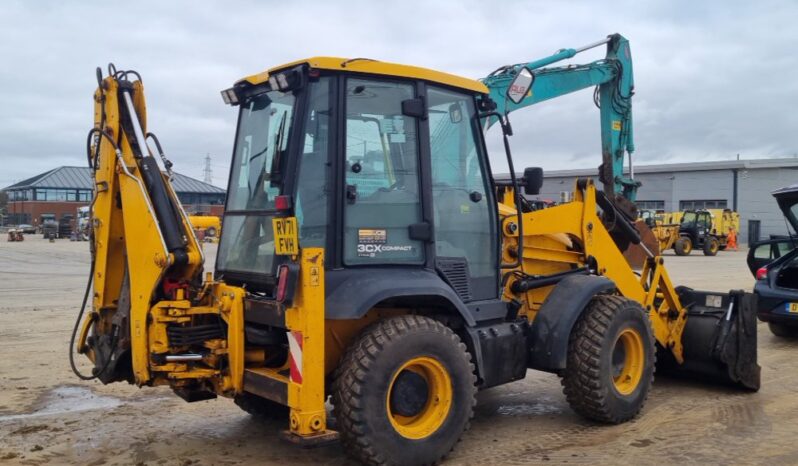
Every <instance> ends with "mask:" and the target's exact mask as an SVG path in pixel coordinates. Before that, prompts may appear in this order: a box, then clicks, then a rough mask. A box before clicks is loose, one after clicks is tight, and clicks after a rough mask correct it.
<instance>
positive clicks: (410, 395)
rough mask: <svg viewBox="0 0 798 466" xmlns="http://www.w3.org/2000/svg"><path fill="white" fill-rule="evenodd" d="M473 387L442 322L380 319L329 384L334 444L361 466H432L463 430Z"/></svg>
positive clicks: (465, 359)
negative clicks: (335, 422) (337, 440)
mask: <svg viewBox="0 0 798 466" xmlns="http://www.w3.org/2000/svg"><path fill="white" fill-rule="evenodd" d="M475 383H476V377H475V375H474V366H473V364H472V363H471V358H470V357H469V355H468V352H467V351H466V347H465V345H464V344H463V343H462V342H461V341H460V338H459V337H458V336H457V335H455V333H454V332H452V331H451V329H449V328H448V327H446V326H445V325H443V324H442V323H441V322H438V321H436V320H433V319H430V318H427V317H422V316H414V315H406V316H397V317H392V318H388V319H385V320H382V321H379V322H377V323H375V324H374V325H372V326H370V327H368V328H366V329H365V330H364V331H363V332H362V333H361V335H360V337H359V338H358V339H357V341H355V342H354V343H353V344H352V345H351V346H350V348H349V349H348V350H347V352H346V354H345V355H344V357H343V359H342V361H341V364H340V366H339V368H338V371H337V374H336V378H335V382H334V383H333V390H332V399H333V406H334V412H335V417H336V419H337V420H338V429H339V431H340V433H341V441H342V442H343V444H344V446H345V447H346V450H347V452H348V453H349V454H351V455H353V456H354V457H355V458H356V459H357V460H359V461H361V462H363V463H364V464H372V465H388V464H399V465H413V464H436V463H438V462H439V461H441V460H442V459H443V458H444V457H445V456H446V455H447V454H448V453H449V452H450V451H451V450H452V448H454V445H455V444H456V443H457V442H458V440H459V439H460V437H461V436H462V434H463V432H465V430H466V429H468V426H469V422H470V419H471V417H472V416H473V412H474V405H475V404H476V400H475V394H476V387H475Z"/></svg>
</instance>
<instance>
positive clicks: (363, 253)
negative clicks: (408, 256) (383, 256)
mask: <svg viewBox="0 0 798 466" xmlns="http://www.w3.org/2000/svg"><path fill="white" fill-rule="evenodd" d="M387 242H388V230H385V229H383V228H359V229H358V230H357V255H358V257H377V255H378V254H380V253H384V252H410V251H412V250H413V246H406V245H389V244H386V243H387Z"/></svg>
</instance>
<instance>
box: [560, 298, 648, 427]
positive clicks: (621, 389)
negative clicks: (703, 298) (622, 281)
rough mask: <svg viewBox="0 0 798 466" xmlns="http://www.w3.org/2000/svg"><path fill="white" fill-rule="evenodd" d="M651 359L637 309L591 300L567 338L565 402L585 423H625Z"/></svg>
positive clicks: (643, 388) (617, 301) (640, 400)
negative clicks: (593, 421) (588, 421)
mask: <svg viewBox="0 0 798 466" xmlns="http://www.w3.org/2000/svg"><path fill="white" fill-rule="evenodd" d="M655 359H656V356H655V348H654V336H653V333H652V330H651V323H650V321H649V319H648V315H647V314H646V313H645V311H644V310H643V307H642V306H640V304H639V303H637V302H636V301H632V300H629V299H626V298H622V297H620V296H611V295H601V296H596V297H595V298H593V300H592V301H590V304H588V306H587V308H586V309H585V310H584V312H583V313H582V316H581V317H580V318H579V320H578V321H577V322H576V325H575V326H574V329H573V331H572V332H571V337H570V340H569V344H568V357H567V360H566V367H565V375H564V376H563V379H562V384H563V387H564V392H565V397H566V399H567V400H568V403H569V404H570V405H571V408H573V410H574V411H576V412H577V413H579V414H581V415H582V416H584V417H586V418H588V419H593V420H595V421H599V422H607V423H611V424H619V423H621V422H625V421H628V420H629V419H632V418H633V417H635V416H636V415H637V414H638V413H639V412H640V410H641V409H642V408H643V404H644V402H645V401H646V397H647V396H648V391H649V388H650V387H651V383H652V381H653V380H654V363H655Z"/></svg>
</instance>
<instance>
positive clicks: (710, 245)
mask: <svg viewBox="0 0 798 466" xmlns="http://www.w3.org/2000/svg"><path fill="white" fill-rule="evenodd" d="M719 250H720V241H718V239H717V238H714V237H711V238H707V239H706V240H705V241H704V255H705V256H714V255H716V254H717V253H718V251H719Z"/></svg>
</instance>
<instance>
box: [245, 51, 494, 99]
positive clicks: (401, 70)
mask: <svg viewBox="0 0 798 466" xmlns="http://www.w3.org/2000/svg"><path fill="white" fill-rule="evenodd" d="M303 63H307V64H308V65H309V66H310V67H311V68H317V69H322V70H333V71H345V72H350V73H368V74H377V75H383V76H399V77H402V78H413V79H420V80H424V81H431V82H435V83H440V84H445V85H447V86H452V87H458V88H461V89H467V90H469V91H473V92H479V93H482V94H487V93H488V88H487V87H486V86H485V85H484V84H482V83H481V82H479V81H476V80H474V79H469V78H464V77H462V76H456V75H453V74H449V73H443V72H441V71H435V70H430V69H427V68H421V67H418V66H410V65H400V64H396V63H388V62H382V61H377V60H372V59H369V58H336V57H311V58H306V59H304V60H297V61H293V62H291V63H286V64H284V65H280V66H275V67H273V68H269V69H268V70H266V71H263V72H261V73H258V74H253V75H251V76H247V77H246V78H244V79H242V80H240V81H239V82H243V81H246V82H248V83H250V84H252V85H257V84H261V83H264V82H266V81H268V80H269V76H270V74H273V73H275V72H278V71H281V70H284V69H286V68H291V67H293V66H297V65H300V64H303Z"/></svg>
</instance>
